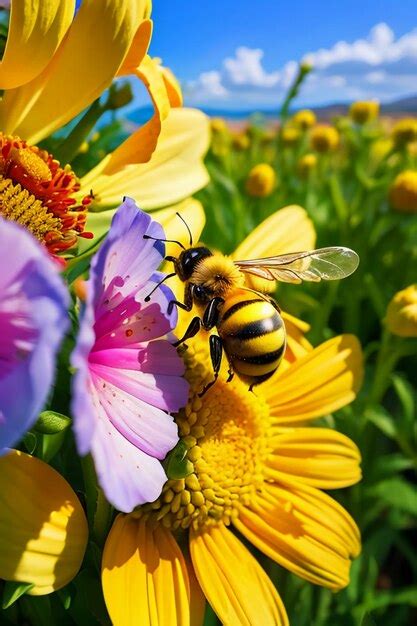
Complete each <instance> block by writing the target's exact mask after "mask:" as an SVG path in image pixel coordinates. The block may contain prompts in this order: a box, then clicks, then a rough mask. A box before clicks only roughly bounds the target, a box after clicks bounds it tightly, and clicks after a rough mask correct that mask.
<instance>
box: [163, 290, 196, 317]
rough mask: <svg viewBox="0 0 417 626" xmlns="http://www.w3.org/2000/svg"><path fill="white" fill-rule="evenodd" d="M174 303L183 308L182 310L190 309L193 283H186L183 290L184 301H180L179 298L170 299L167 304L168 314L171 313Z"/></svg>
mask: <svg viewBox="0 0 417 626" xmlns="http://www.w3.org/2000/svg"><path fill="white" fill-rule="evenodd" d="M174 305H175V306H177V307H179V308H180V309H184V311H191V309H192V308H193V285H192V284H191V283H187V284H186V286H185V290H184V302H180V301H179V300H171V302H170V303H169V304H168V309H167V311H168V315H171V313H172V309H173V308H174Z"/></svg>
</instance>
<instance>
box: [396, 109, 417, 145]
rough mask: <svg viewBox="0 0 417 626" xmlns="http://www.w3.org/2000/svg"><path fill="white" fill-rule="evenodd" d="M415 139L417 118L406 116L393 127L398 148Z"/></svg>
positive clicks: (416, 135) (416, 137) (416, 136)
mask: <svg viewBox="0 0 417 626" xmlns="http://www.w3.org/2000/svg"><path fill="white" fill-rule="evenodd" d="M415 139H417V120H416V119H414V118H412V117H406V118H404V119H403V120H400V121H399V122H397V123H396V124H395V125H394V127H393V129H392V140H393V142H394V145H395V147H396V148H403V147H404V146H405V145H407V144H408V143H410V142H411V141H414V140H415Z"/></svg>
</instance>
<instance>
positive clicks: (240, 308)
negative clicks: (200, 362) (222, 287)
mask: <svg viewBox="0 0 417 626" xmlns="http://www.w3.org/2000/svg"><path fill="white" fill-rule="evenodd" d="M217 328H218V332H219V335H220V337H221V338H222V340H223V344H224V348H225V351H226V354H227V356H228V358H229V361H230V363H231V365H232V367H233V369H234V371H235V372H236V373H237V374H238V375H239V376H240V377H241V378H243V379H245V380H248V381H250V382H252V383H254V384H256V383H260V382H262V381H263V380H266V379H267V378H269V377H270V376H272V374H273V373H274V372H275V371H276V369H277V368H278V366H279V364H280V361H281V359H282V356H283V354H284V351H285V327H284V323H283V321H282V318H281V316H280V314H279V313H278V311H277V309H276V308H275V307H274V306H273V304H271V302H269V301H268V300H265V299H264V298H262V297H261V296H260V295H258V294H256V293H253V294H252V293H251V292H248V291H241V290H238V291H237V292H236V294H235V295H234V296H233V297H231V298H228V299H227V301H226V303H225V305H224V306H223V310H222V315H221V319H220V321H219V324H218V326H217Z"/></svg>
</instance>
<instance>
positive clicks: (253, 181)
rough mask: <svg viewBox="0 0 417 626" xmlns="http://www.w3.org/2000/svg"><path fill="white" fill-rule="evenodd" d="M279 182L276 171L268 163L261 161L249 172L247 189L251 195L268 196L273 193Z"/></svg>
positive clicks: (256, 196) (257, 196)
mask: <svg viewBox="0 0 417 626" xmlns="http://www.w3.org/2000/svg"><path fill="white" fill-rule="evenodd" d="M276 182H277V177H276V174H275V171H274V170H273V168H272V167H271V166H270V165H269V164H268V163H259V164H258V165H255V167H253V168H252V169H251V171H250V172H249V175H248V177H247V179H246V183H245V189H246V192H247V194H248V195H249V196H252V197H255V198H266V197H267V196H269V195H271V193H272V192H273V190H274V188H275V185H276Z"/></svg>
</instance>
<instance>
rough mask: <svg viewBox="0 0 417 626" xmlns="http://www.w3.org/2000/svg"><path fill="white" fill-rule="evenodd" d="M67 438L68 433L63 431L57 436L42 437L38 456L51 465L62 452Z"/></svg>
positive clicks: (37, 451)
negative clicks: (52, 460) (50, 462)
mask: <svg viewBox="0 0 417 626" xmlns="http://www.w3.org/2000/svg"><path fill="white" fill-rule="evenodd" d="M65 437H66V431H65V430H63V431H61V432H60V433H56V434H55V435H41V436H40V441H39V445H38V447H37V449H36V454H37V456H39V458H40V459H42V461H45V462H46V463H49V461H50V460H51V459H53V458H54V456H55V455H56V454H58V452H59V451H60V449H61V447H62V445H63V443H64V441H65Z"/></svg>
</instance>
